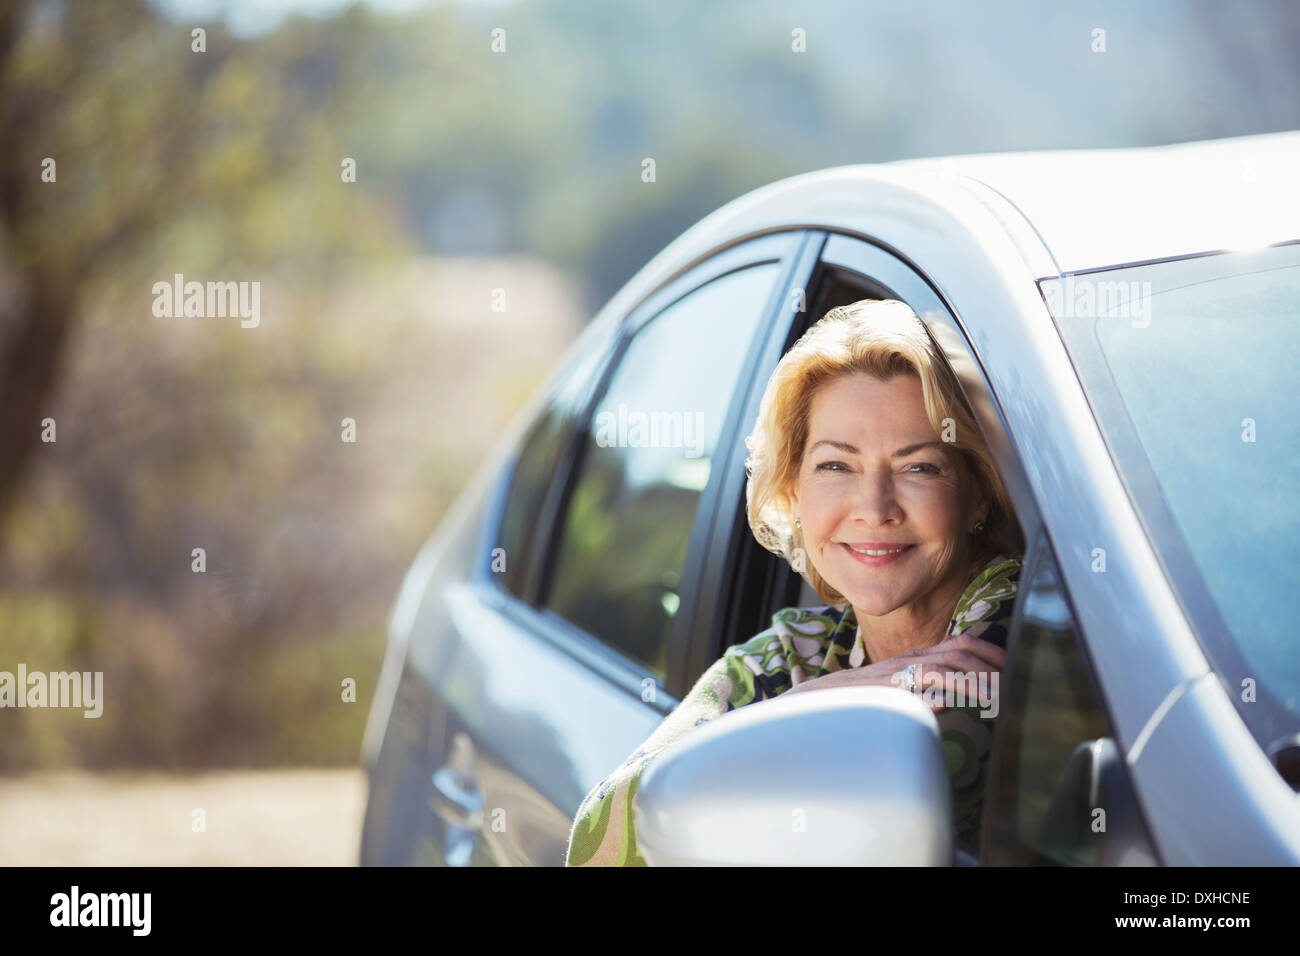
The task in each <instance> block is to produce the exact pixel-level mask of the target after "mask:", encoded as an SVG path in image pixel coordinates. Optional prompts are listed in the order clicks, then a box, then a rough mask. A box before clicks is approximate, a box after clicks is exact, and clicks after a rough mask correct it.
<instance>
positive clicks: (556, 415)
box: [499, 346, 605, 597]
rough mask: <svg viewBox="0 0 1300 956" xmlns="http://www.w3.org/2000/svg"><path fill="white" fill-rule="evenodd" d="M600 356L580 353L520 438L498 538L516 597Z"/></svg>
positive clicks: (596, 350)
mask: <svg viewBox="0 0 1300 956" xmlns="http://www.w3.org/2000/svg"><path fill="white" fill-rule="evenodd" d="M604 357H605V349H604V348H600V347H596V346H593V347H592V348H590V349H589V350H588V351H587V352H586V353H584V354H583V355H582V356H581V357H580V358H579V359H578V361H577V363H576V364H575V366H574V367H573V368H572V369H570V370H568V371H566V372H565V374H564V378H563V379H562V380H561V383H560V386H559V387H558V389H557V390H556V393H555V395H554V396H553V397H552V399H551V401H550V402H549V404H548V405H547V407H546V409H545V410H544V411H543V412H542V414H541V415H540V416H539V417H538V419H537V420H536V421H535V422H534V423H533V424H532V426H531V427H530V428H529V430H528V433H527V434H526V435H525V437H524V440H523V443H522V448H521V449H520V452H519V458H518V459H517V461H516V464H515V469H514V474H512V475H511V478H510V490H509V492H508V493H507V496H506V503H505V508H504V512H503V514H502V518H501V530H500V536H499V542H500V547H501V548H502V549H503V552H504V554H505V556H506V561H505V568H504V570H502V571H501V583H502V585H503V586H504V587H505V588H506V590H508V591H510V592H512V593H513V594H516V595H518V596H520V597H525V596H526V595H525V594H524V591H523V588H524V580H525V575H526V574H527V572H528V566H527V556H528V552H529V545H530V543H531V539H532V536H533V530H534V523H535V522H536V520H537V517H538V514H539V513H540V511H541V508H542V502H543V501H544V499H545V497H546V492H547V489H548V488H549V486H550V485H551V483H552V481H553V480H554V478H555V474H556V467H557V465H558V464H559V461H560V454H561V452H562V451H563V448H564V445H565V443H566V442H567V440H568V439H569V436H571V435H572V434H573V424H574V420H575V419H576V418H577V416H578V415H579V414H581V411H582V405H583V403H584V400H585V398H586V396H587V395H588V394H589V392H590V388H591V380H592V378H593V376H594V375H595V373H596V371H597V369H598V368H599V366H600V363H601V360H603V359H604Z"/></svg>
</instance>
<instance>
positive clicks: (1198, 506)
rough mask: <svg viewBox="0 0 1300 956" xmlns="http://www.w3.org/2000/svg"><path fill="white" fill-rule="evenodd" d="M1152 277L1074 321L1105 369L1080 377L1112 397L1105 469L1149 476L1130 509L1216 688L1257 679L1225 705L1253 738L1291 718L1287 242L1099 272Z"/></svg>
mask: <svg viewBox="0 0 1300 956" xmlns="http://www.w3.org/2000/svg"><path fill="white" fill-rule="evenodd" d="M1167 275H1168V276H1173V278H1172V279H1166V280H1165V282H1166V285H1168V286H1171V287H1169V288H1164V289H1163V290H1161V291H1157V292H1156V293H1155V294H1154V295H1151V296H1150V303H1149V306H1148V308H1147V309H1145V310H1143V311H1142V313H1141V314H1139V315H1137V316H1136V317H1135V316H1133V315H1130V314H1128V313H1129V312H1131V311H1132V310H1123V309H1110V310H1108V311H1107V312H1105V313H1103V314H1102V315H1101V316H1100V317H1098V318H1096V319H1094V320H1092V322H1090V323H1088V325H1089V326H1091V328H1089V329H1087V331H1091V332H1093V334H1094V335H1095V339H1094V342H1095V344H1092V347H1094V348H1096V349H1098V350H1099V352H1100V355H1101V356H1102V357H1103V359H1104V370H1105V371H1104V373H1102V374H1094V375H1092V376H1091V377H1089V378H1088V381H1086V382H1085V385H1086V386H1087V387H1088V388H1089V389H1090V390H1091V391H1094V392H1102V391H1104V392H1106V393H1109V394H1113V395H1116V396H1118V399H1119V401H1118V402H1117V403H1114V404H1112V405H1105V404H1103V406H1102V407H1103V408H1104V409H1107V410H1110V409H1113V412H1111V413H1109V414H1105V413H1103V414H1102V416H1101V417H1102V419H1103V422H1102V424H1103V426H1104V427H1106V428H1107V429H1109V430H1110V433H1111V434H1118V433H1119V430H1121V429H1122V430H1126V431H1125V433H1126V434H1131V435H1132V436H1133V439H1132V441H1131V442H1129V443H1127V444H1125V443H1121V444H1120V446H1119V447H1120V448H1121V451H1120V452H1119V453H1118V454H1117V459H1118V464H1119V466H1120V469H1121V471H1122V472H1123V473H1124V474H1125V476H1126V480H1129V481H1130V484H1131V485H1132V484H1134V481H1135V480H1136V481H1137V484H1136V486H1137V487H1151V488H1152V489H1153V493H1151V494H1150V495H1148V496H1146V498H1145V499H1144V498H1143V496H1142V495H1138V499H1139V500H1138V501H1137V505H1138V508H1139V510H1140V511H1142V513H1143V518H1144V521H1146V523H1147V525H1148V529H1149V530H1150V531H1151V533H1152V534H1153V536H1154V538H1155V543H1156V545H1157V548H1158V550H1159V551H1160V553H1161V555H1162V556H1163V557H1165V558H1166V560H1167V561H1168V559H1169V558H1170V556H1174V561H1173V562H1170V564H1171V567H1172V568H1173V571H1174V578H1175V581H1174V583H1175V586H1176V587H1177V588H1178V589H1179V590H1180V593H1181V595H1182V597H1183V600H1184V602H1185V604H1186V605H1187V606H1188V607H1189V608H1191V609H1192V610H1191V613H1192V617H1193V619H1194V620H1193V623H1194V624H1195V625H1196V627H1197V629H1198V632H1199V633H1200V636H1201V637H1202V639H1203V640H1205V641H1206V642H1207V644H1208V645H1209V647H1208V649H1209V652H1210V656H1211V659H1212V660H1214V661H1215V664H1216V667H1217V668H1218V669H1219V672H1220V674H1221V675H1222V677H1223V678H1224V680H1225V682H1226V684H1227V686H1228V687H1229V688H1230V689H1232V690H1233V691H1236V692H1240V691H1241V689H1242V687H1243V682H1246V681H1247V679H1249V683H1250V684H1251V685H1258V687H1257V692H1256V696H1257V698H1258V701H1259V703H1251V704H1248V705H1246V704H1240V703H1239V709H1240V710H1241V711H1242V713H1243V716H1244V717H1245V718H1246V719H1247V721H1248V722H1249V723H1251V724H1252V726H1253V728H1254V729H1255V731H1256V733H1257V735H1258V736H1260V737H1261V738H1262V739H1263V740H1264V741H1265V742H1267V741H1270V740H1272V739H1274V738H1275V737H1277V736H1279V735H1281V734H1283V733H1289V732H1293V731H1294V730H1295V729H1298V728H1300V654H1297V653H1296V641H1295V623H1296V620H1297V618H1298V617H1300V495H1298V494H1297V488H1298V487H1300V416H1297V415H1295V414H1294V409H1293V408H1292V404H1293V398H1292V393H1293V391H1294V382H1295V380H1296V369H1297V368H1298V367H1300V335H1298V334H1297V332H1296V330H1297V328H1300V246H1288V247H1278V248H1272V249H1265V250H1259V251H1254V252H1250V253H1232V254H1225V255H1219V256H1206V257H1203V258H1201V259H1197V260H1191V261H1189V262H1187V263H1172V264H1160V266H1158V267H1157V266H1151V267H1145V268H1143V269H1131V270H1118V271H1116V272H1114V273H1111V274H1108V276H1107V278H1108V279H1109V278H1124V277H1130V276H1131V277H1135V278H1144V277H1146V276H1150V277H1152V278H1153V279H1155V280H1156V281H1157V283H1158V282H1160V281H1161V279H1162V278H1163V277H1165V276H1167ZM1067 327H1068V324H1067ZM1082 335H1086V332H1085V329H1084V328H1083V327H1080V328H1079V329H1078V332H1077V333H1076V340H1077V339H1078V338H1079V337H1080V336H1082ZM1085 342H1086V339H1085ZM1090 344H1091V343H1090ZM1180 555H1185V556H1186V557H1185V559H1180V558H1179V557H1178V556H1180ZM1207 595H1208V598H1209V601H1208V602H1206V600H1205V597H1206V596H1207ZM1234 696H1236V694H1234Z"/></svg>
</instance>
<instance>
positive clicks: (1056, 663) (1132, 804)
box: [991, 547, 1151, 865]
mask: <svg viewBox="0 0 1300 956" xmlns="http://www.w3.org/2000/svg"><path fill="white" fill-rule="evenodd" d="M1023 600H1024V602H1025V603H1024V608H1023V619H1022V622H1021V627H1020V633H1019V637H1018V642H1017V643H1016V645H1015V650H1014V654H1015V657H1014V660H1013V661H1012V667H1013V668H1014V672H1013V674H1012V676H1011V685H1010V689H1009V690H1010V692H1009V694H1008V695H1007V696H1006V697H1005V698H1004V699H1005V700H1007V701H1008V702H1009V703H1010V704H1011V706H1010V708H1009V711H1008V712H1007V713H1006V714H1004V720H1005V724H1004V726H1003V728H1002V732H1003V733H1004V734H1005V737H1004V739H1003V740H1001V741H1000V742H999V743H1000V746H1002V747H1003V750H1002V753H1001V755H1000V758H999V759H1000V764H1001V766H1000V767H999V769H998V778H997V781H998V782H997V791H998V794H999V797H998V800H997V802H996V804H995V807H996V809H995V823H994V830H993V835H992V845H993V848H994V852H993V853H992V858H991V862H994V863H998V864H1011V865H1025V864H1033V865H1041V864H1063V865H1096V864H1104V863H1115V862H1126V863H1144V862H1151V861H1150V859H1149V856H1147V854H1149V853H1150V851H1149V843H1148V842H1147V840H1146V836H1145V825H1144V824H1143V823H1142V822H1141V816H1140V813H1139V811H1138V808H1137V803H1136V800H1135V798H1134V797H1133V794H1132V791H1131V789H1129V784H1128V780H1127V776H1126V773H1125V771H1124V770H1123V768H1122V766H1121V765H1120V764H1121V763H1122V757H1121V756H1120V754H1119V753H1118V751H1117V750H1116V749H1115V743H1114V735H1113V734H1112V733H1111V730H1110V724H1109V722H1108V720H1107V718H1106V715H1105V713H1104V711H1103V709H1102V705H1101V701H1100V700H1099V698H1098V696H1097V694H1096V692H1095V691H1094V689H1093V685H1092V679H1091V677H1090V675H1089V671H1088V666H1087V663H1086V662H1085V660H1084V656H1083V652H1082V649H1081V648H1080V645H1079V638H1078V633H1077V631H1076V628H1075V621H1074V616H1073V614H1072V613H1071V610H1070V606H1069V604H1068V602H1067V600H1066V595H1065V591H1064V588H1063V587H1062V585H1061V580H1060V576H1059V572H1058V571H1057V568H1056V563H1055V559H1054V558H1053V556H1052V554H1051V551H1050V549H1047V548H1046V547H1045V548H1044V549H1043V551H1042V553H1041V559H1040V560H1039V562H1038V568H1037V570H1036V571H1035V572H1034V573H1033V577H1032V579H1031V580H1030V582H1029V585H1028V588H1027V589H1026V590H1025V591H1024V598H1023ZM1139 848H1140V849H1139Z"/></svg>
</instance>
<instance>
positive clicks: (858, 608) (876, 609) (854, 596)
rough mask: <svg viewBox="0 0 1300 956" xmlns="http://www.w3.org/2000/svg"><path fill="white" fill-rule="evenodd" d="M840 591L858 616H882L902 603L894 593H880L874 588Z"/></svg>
mask: <svg viewBox="0 0 1300 956" xmlns="http://www.w3.org/2000/svg"><path fill="white" fill-rule="evenodd" d="M840 593H841V594H843V595H844V596H845V597H846V598H847V599H848V602H849V603H850V604H852V605H853V611H854V613H855V614H856V615H858V616H859V618H860V617H861V616H862V615H867V616H868V617H884V616H885V615H886V614H888V613H890V612H891V611H895V610H897V609H898V608H899V606H900V605H901V604H902V603H903V602H902V601H901V600H899V599H898V596H897V595H895V594H892V593H882V592H880V591H878V590H874V589H871V590H855V589H853V588H850V589H849V590H848V591H844V590H840Z"/></svg>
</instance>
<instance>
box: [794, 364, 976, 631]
mask: <svg viewBox="0 0 1300 956" xmlns="http://www.w3.org/2000/svg"><path fill="white" fill-rule="evenodd" d="M807 442H808V443H807V445H806V447H805V448H804V450H803V460H802V462H801V464H800V468H799V478H798V481H797V483H796V487H795V489H794V491H793V492H792V495H791V498H792V501H793V504H794V515H795V516H796V517H798V518H799V519H800V521H801V522H802V527H803V544H804V548H805V549H806V551H807V557H808V560H809V561H810V562H811V563H812V565H813V567H814V568H816V569H817V572H818V573H819V574H820V575H821V576H822V577H823V578H825V579H826V581H827V582H829V583H830V585H831V586H832V587H834V588H835V589H836V590H837V591H839V592H840V593H841V594H843V595H844V596H845V598H846V599H847V600H848V601H849V603H850V604H852V605H853V607H854V609H855V611H856V612H857V613H858V615H859V616H861V615H862V614H870V615H875V616H883V615H886V614H889V613H891V612H892V611H895V610H897V609H899V608H903V607H909V606H912V608H913V610H920V608H921V607H922V606H924V604H925V598H926V596H927V595H929V594H931V593H932V592H935V591H936V589H938V588H940V587H941V586H943V591H945V592H946V591H948V590H949V589H950V586H951V585H952V584H953V582H954V580H956V578H957V577H959V576H960V578H961V582H962V584H964V583H965V576H966V575H967V574H969V572H970V571H971V568H970V561H971V551H970V532H971V529H972V527H973V526H974V525H975V523H976V522H977V521H979V520H980V519H981V518H983V517H984V516H985V515H986V514H987V510H988V508H987V503H986V502H984V501H982V500H977V499H978V493H977V491H976V487H975V483H974V481H973V480H972V478H971V476H970V474H969V472H968V471H967V470H966V468H965V467H964V465H963V462H962V459H961V456H960V454H959V453H958V452H957V451H956V450H955V449H953V448H951V447H950V446H948V445H945V444H944V443H943V442H942V441H940V440H939V436H938V435H936V434H935V432H934V429H933V427H932V426H931V425H930V421H929V419H928V418H926V415H925V405H924V402H923V399H922V392H921V381H920V379H919V378H918V377H916V376H915V375H906V374H903V375H895V376H894V377H893V378H891V379H889V380H888V381H881V380H880V379H877V378H874V377H872V376H870V375H866V374H863V373H853V374H851V375H844V376H841V377H839V378H837V379H834V380H832V381H830V382H828V383H826V384H825V385H823V386H821V387H820V388H819V389H818V390H817V392H816V393H815V394H814V396H813V401H812V409H811V414H810V417H809V429H808V440H807ZM900 548H901V549H902V551H901V552H900V553H897V554H887V555H879V556H872V555H867V554H863V553H860V552H862V551H876V552H879V551H894V550H896V549H900ZM855 549H857V550H855Z"/></svg>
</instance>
